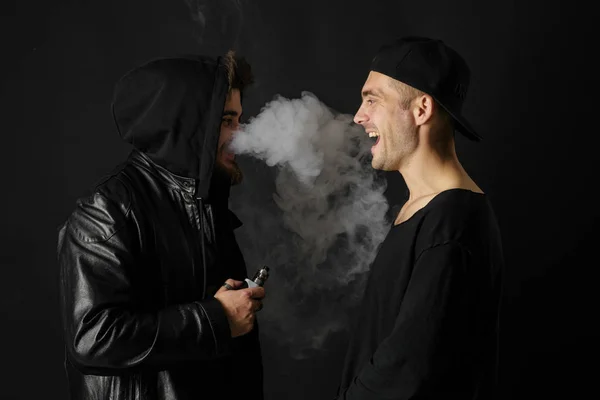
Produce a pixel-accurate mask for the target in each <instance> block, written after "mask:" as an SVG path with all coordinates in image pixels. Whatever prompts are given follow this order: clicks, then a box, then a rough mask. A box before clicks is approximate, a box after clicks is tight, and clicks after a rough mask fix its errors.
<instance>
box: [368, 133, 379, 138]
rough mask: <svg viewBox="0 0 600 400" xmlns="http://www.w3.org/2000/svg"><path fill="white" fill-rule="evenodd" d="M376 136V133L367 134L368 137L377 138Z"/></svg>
mask: <svg viewBox="0 0 600 400" xmlns="http://www.w3.org/2000/svg"><path fill="white" fill-rule="evenodd" d="M377 136H379V135H378V134H377V133H375V132H369V137H377Z"/></svg>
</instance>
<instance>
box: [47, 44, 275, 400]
mask: <svg viewBox="0 0 600 400" xmlns="http://www.w3.org/2000/svg"><path fill="white" fill-rule="evenodd" d="M251 82H252V72H251V70H250V67H249V65H248V64H247V63H246V62H245V61H244V60H243V59H240V58H236V57H235V54H234V53H233V52H229V53H227V55H225V56H223V57H218V58H217V59H216V60H215V59H212V58H208V57H204V56H187V57H178V58H168V59H158V60H153V61H151V62H148V63H146V64H144V65H142V66H140V67H138V68H135V69H134V70H132V71H130V72H129V73H127V74H126V75H125V76H123V78H121V80H120V81H119V82H118V84H117V86H116V89H115V95H114V101H113V115H114V119H115V122H116V125H117V129H118V131H119V133H120V135H121V137H122V138H123V139H124V140H125V141H126V142H128V143H130V144H131V145H132V146H133V150H132V152H131V154H130V156H129V157H128V159H127V160H126V161H125V162H123V163H122V164H121V165H119V166H118V167H117V168H116V169H115V170H114V171H113V172H112V173H111V174H109V176H108V177H107V178H106V179H104V180H103V182H102V183H100V184H99V185H97V186H96V187H95V188H94V190H93V194H91V195H90V196H88V197H84V198H81V199H79V200H78V201H77V206H76V208H75V210H74V211H73V213H72V214H71V215H70V217H69V218H68V220H67V221H66V222H65V224H64V225H63V226H62V227H61V229H60V231H59V237H58V263H59V267H60V294H61V296H60V300H61V313H62V319H63V327H64V337H65V351H66V357H65V368H66V373H67V378H68V382H69V390H70V396H71V398H72V399H78V400H79V399H82V400H83V399H94V400H96V399H98V400H100V399H106V400H108V399H111V400H121V399H139V400H146V399H148V400H150V399H161V400H162V399H172V400H182V399H203V398H209V395H210V393H211V392H213V393H214V392H215V391H217V392H216V393H218V397H219V398H220V399H229V398H238V397H243V398H245V399H262V398H263V370H262V357H261V349H260V344H259V340H258V337H259V332H258V325H257V323H256V317H255V313H256V312H257V311H258V310H260V308H261V307H262V299H263V298H264V295H265V293H264V289H263V288H262V287H254V288H245V289H242V288H240V285H241V284H242V281H243V280H244V278H246V276H247V270H246V266H245V263H244V259H243V256H242V254H241V252H240V249H239V247H238V245H237V242H236V240H235V236H234V229H235V228H237V227H239V226H240V225H241V222H240V221H239V220H238V219H237V218H236V217H235V215H234V214H233V213H232V212H231V211H230V210H229V208H228V198H229V190H230V187H231V185H232V184H236V183H239V182H240V181H241V179H242V174H241V171H240V169H239V168H238V166H237V164H236V162H235V158H234V156H233V154H232V153H231V152H230V151H229V150H228V143H229V142H230V140H231V137H232V134H233V132H234V131H235V129H236V128H237V125H238V124H239V120H240V116H241V114H242V106H241V97H242V93H243V90H244V88H245V87H246V86H247V85H248V84H249V83H251ZM224 282H226V283H227V285H224ZM228 288H235V289H239V290H228Z"/></svg>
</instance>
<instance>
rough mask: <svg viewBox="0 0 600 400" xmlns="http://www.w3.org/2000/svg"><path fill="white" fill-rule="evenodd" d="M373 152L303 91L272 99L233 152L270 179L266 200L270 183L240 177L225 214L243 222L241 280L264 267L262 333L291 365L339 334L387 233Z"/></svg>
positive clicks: (346, 118) (361, 135)
mask: <svg viewBox="0 0 600 400" xmlns="http://www.w3.org/2000/svg"><path fill="white" fill-rule="evenodd" d="M371 145H372V141H371V140H370V139H369V138H368V136H367V135H366V134H365V132H364V130H363V129H362V127H360V126H357V125H354V124H353V123H352V116H351V115H347V114H339V113H335V112H333V111H332V110H331V109H330V108H329V107H327V106H326V105H325V104H323V103H322V102H320V101H319V99H317V97H316V96H315V95H314V94H312V93H309V92H303V93H302V96H301V97H300V98H297V99H287V98H284V97H281V96H278V97H276V98H275V99H274V100H273V101H271V102H269V103H267V104H266V105H265V106H264V107H263V109H262V110H261V111H260V113H259V114H258V115H257V116H256V117H254V118H253V119H251V120H250V121H249V122H248V123H247V124H245V125H243V126H242V127H241V129H240V131H239V132H238V133H237V134H236V135H235V136H234V140H233V141H232V143H231V148H232V149H233V151H234V152H236V153H237V154H241V155H244V154H245V155H249V156H251V157H253V158H254V159H258V160H261V161H262V162H264V163H266V164H267V165H268V166H269V167H271V168H270V172H271V173H272V174H274V175H275V176H274V177H273V182H272V184H273V188H272V190H270V189H269V190H267V191H268V193H269V196H266V195H265V193H264V192H265V191H262V190H259V189H258V188H259V186H260V185H261V184H260V183H259V182H260V181H264V180H265V177H266V176H268V174H265V173H264V172H263V173H256V168H255V169H254V170H255V174H253V173H252V169H249V168H245V169H244V170H245V175H246V177H245V182H244V183H243V184H242V185H241V186H242V187H244V189H241V190H244V194H242V195H237V194H235V193H233V194H232V208H233V210H234V212H236V213H237V214H238V216H239V217H240V219H241V220H242V221H243V222H244V227H243V228H240V232H242V233H240V232H238V239H239V241H240V245H241V248H242V251H243V252H244V254H245V256H246V261H247V263H248V269H249V273H250V274H253V273H254V272H255V269H257V268H258V267H260V266H262V265H269V267H270V268H271V277H270V278H269V280H268V281H267V283H266V284H265V288H266V289H267V299H265V308H264V309H263V311H261V313H260V316H259V320H260V321H261V322H260V323H261V328H262V331H263V333H264V334H265V335H268V336H271V337H273V338H275V339H278V340H280V341H282V343H281V344H284V345H288V346H290V348H291V351H292V354H293V355H294V356H296V357H303V356H307V355H309V354H310V351H311V350H314V349H319V348H320V347H321V346H322V345H323V343H324V342H325V340H326V339H327V337H328V336H329V334H330V333H331V332H335V331H339V330H341V329H345V328H346V327H347V324H348V313H349V311H350V310H351V309H352V308H353V307H354V306H355V305H356V303H357V301H358V300H359V299H360V298H361V294H362V290H363V287H364V281H365V279H364V278H365V274H364V273H365V272H366V271H368V269H369V267H370V264H371V262H372V260H373V258H374V256H375V254H376V250H377V247H378V245H379V244H380V243H381V242H382V241H383V239H384V236H385V234H386V233H387V229H388V227H389V224H388V221H387V220H386V212H387V209H388V204H387V201H386V199H385V197H384V195H383V193H384V191H385V188H386V186H385V180H384V179H383V178H381V177H380V176H379V175H377V173H376V172H375V170H373V169H372V168H371V166H370V157H371V153H370V147H371ZM253 180H254V182H253ZM262 185H263V186H264V183H262ZM234 190H239V189H234ZM261 196H262V197H261Z"/></svg>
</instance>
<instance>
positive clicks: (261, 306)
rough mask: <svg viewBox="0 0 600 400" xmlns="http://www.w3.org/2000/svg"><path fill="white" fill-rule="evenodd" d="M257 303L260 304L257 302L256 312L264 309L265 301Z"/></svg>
mask: <svg viewBox="0 0 600 400" xmlns="http://www.w3.org/2000/svg"><path fill="white" fill-rule="evenodd" d="M257 303H258V304H257V306H256V308H255V309H254V312H259V311H260V310H262V309H263V302H262V301H257Z"/></svg>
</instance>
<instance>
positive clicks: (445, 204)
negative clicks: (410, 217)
mask: <svg viewBox="0 0 600 400" xmlns="http://www.w3.org/2000/svg"><path fill="white" fill-rule="evenodd" d="M492 219H493V215H492V210H491V207H490V204H489V202H488V199H487V195H485V194H482V193H476V192H471V191H469V190H464V189H452V190H447V191H444V192H442V193H440V194H438V195H437V196H436V197H434V198H433V199H432V200H431V201H430V202H429V203H428V204H427V206H426V207H425V208H424V212H423V217H422V221H421V226H420V229H419V234H418V238H417V241H418V242H419V243H418V244H419V247H420V248H421V249H426V248H428V247H435V246H439V245H442V244H445V243H455V244H457V245H460V246H463V247H466V248H469V247H471V246H472V245H473V244H474V243H477V242H479V241H480V240H481V239H482V238H483V237H485V236H486V234H487V232H488V229H489V225H490V224H491V222H492Z"/></svg>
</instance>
